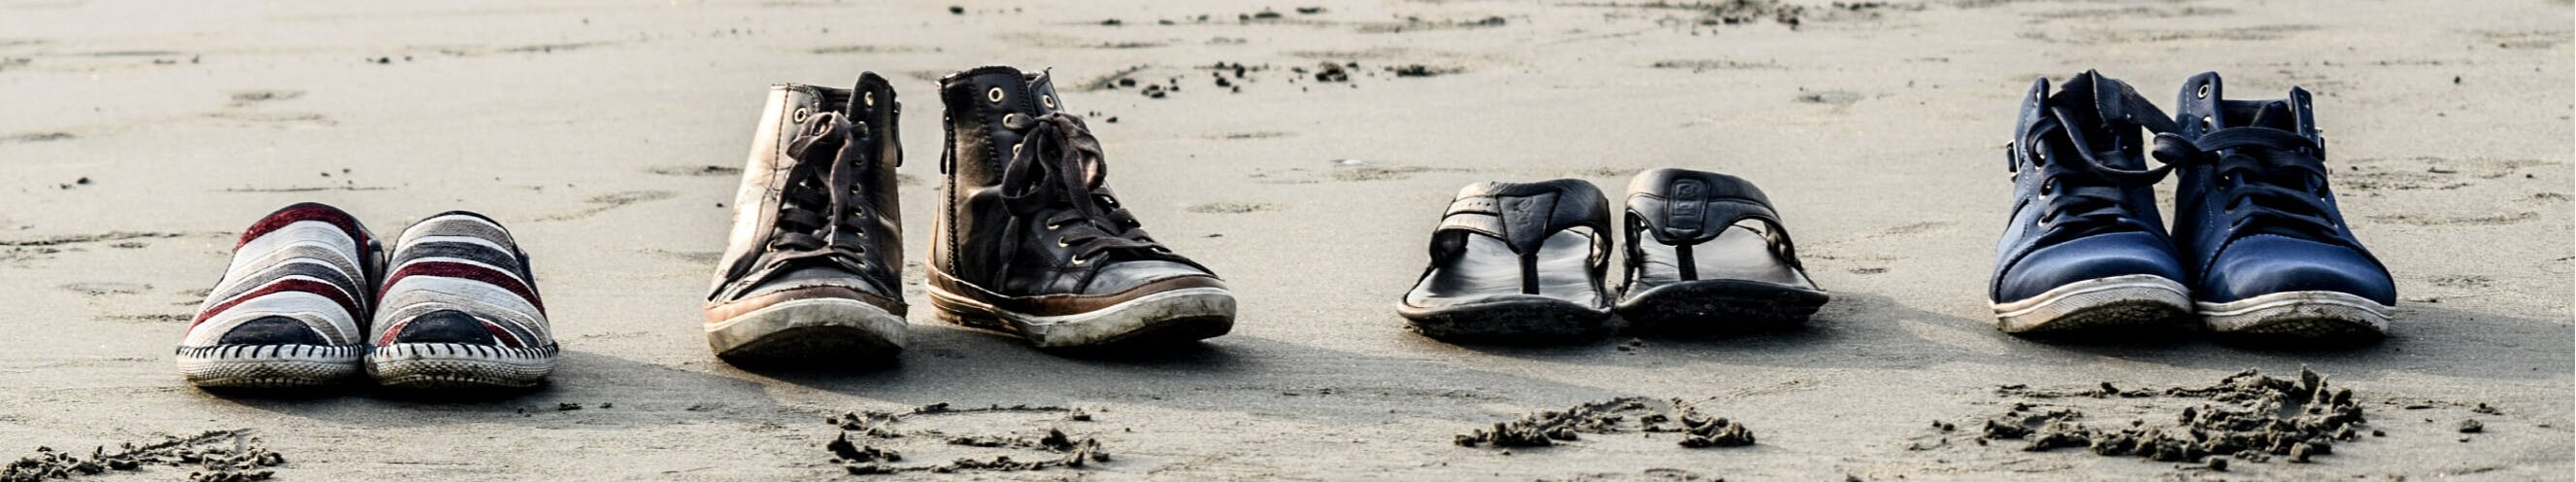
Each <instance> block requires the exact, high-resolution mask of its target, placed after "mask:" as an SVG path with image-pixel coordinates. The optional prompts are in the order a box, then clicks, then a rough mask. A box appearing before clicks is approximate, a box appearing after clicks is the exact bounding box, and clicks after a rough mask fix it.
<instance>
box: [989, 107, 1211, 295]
mask: <svg viewBox="0 0 2576 482" xmlns="http://www.w3.org/2000/svg"><path fill="white" fill-rule="evenodd" d="M1002 127H1003V128H1006V129H1010V130H1013V131H1019V132H1020V134H1021V136H1022V137H1021V141H1020V144H1019V145H1017V146H1013V147H1012V148H1011V161H1010V164H1008V165H1005V166H1004V167H1003V168H1002V203H1003V205H1005V206H1008V207H1009V208H1010V211H1011V214H1012V215H1014V216H1019V217H1024V218H1025V217H1037V216H1044V218H1043V219H1045V221H1046V227H1047V229H1049V230H1056V231H1060V232H1061V233H1062V240H1061V241H1058V242H1057V247H1061V248H1070V249H1071V250H1072V252H1073V262H1074V264H1083V263H1085V262H1087V261H1088V260H1090V259H1092V258H1093V257H1094V256H1097V255H1100V254H1103V253H1108V252H1112V251H1115V252H1120V253H1125V254H1129V255H1132V256H1138V257H1141V258H1145V259H1163V260H1169V261H1180V262H1186V260H1182V259H1178V258H1179V257H1178V256H1173V255H1171V250H1170V249H1167V248H1164V247H1163V245H1162V244H1161V243H1157V242H1155V241H1154V238H1152V237H1149V236H1146V235H1145V230H1144V229H1143V223H1140V222H1138V221H1136V217H1135V216H1134V215H1131V214H1128V212H1127V209H1126V208H1123V207H1119V205H1118V198H1117V197H1116V196H1112V195H1111V194H1110V193H1109V188H1108V187H1107V186H1106V185H1104V183H1103V181H1105V180H1106V178H1107V177H1108V175H1109V168H1108V165H1107V164H1105V163H1104V162H1102V158H1101V153H1100V141H1099V140H1098V139H1096V138H1093V137H1092V136H1091V129H1090V128H1089V127H1087V126H1085V125H1084V124H1083V123H1082V119H1081V118H1080V117H1075V116H1074V115H1072V114H1066V113H1062V112H1056V113H1050V114H1046V115H1042V116H1036V117H1030V116H1027V115H1023V114H1019V113H1011V114H1008V115H1005V116H1003V117H1002Z"/></svg>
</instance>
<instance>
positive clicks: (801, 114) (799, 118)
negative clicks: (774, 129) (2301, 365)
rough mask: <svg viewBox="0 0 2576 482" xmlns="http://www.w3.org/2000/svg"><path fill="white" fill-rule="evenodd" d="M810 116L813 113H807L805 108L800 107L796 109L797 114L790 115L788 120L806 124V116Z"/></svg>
mask: <svg viewBox="0 0 2576 482" xmlns="http://www.w3.org/2000/svg"><path fill="white" fill-rule="evenodd" d="M810 114H812V112H807V111H806V110H805V108H803V107H798V108H796V113H795V114H792V115H789V116H788V117H787V120H791V121H796V122H805V116H807V115H810Z"/></svg>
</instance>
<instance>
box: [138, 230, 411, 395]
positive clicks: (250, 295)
mask: <svg viewBox="0 0 2576 482" xmlns="http://www.w3.org/2000/svg"><path fill="white" fill-rule="evenodd" d="M382 259H383V258H382V249H381V248H380V247H379V245H378V244H377V242H376V240H375V237H374V236H373V235H370V234H368V233H367V229H366V227H364V226H360V225H359V224H358V219H357V218H356V217H353V216H350V215H349V213H347V212H343V211H341V210H339V209H337V208H333V207H330V206H325V205H321V204H315V203H303V204H296V205H292V206H287V207H285V208H283V209H279V210H277V212H273V213H269V215H268V216H267V217H263V218H260V220H259V222H258V223H255V224H252V225H251V226H250V229H248V230H244V231H243V232H242V235H241V240H240V241H238V242H236V243H235V244H234V245H233V258H232V264H231V265H230V266H228V267H226V268H225V269H224V276H223V279H222V280H221V281H218V282H216V283H215V287H214V289H213V290H211V291H209V292H208V293H207V295H206V302H205V304H203V305H201V306H200V307H199V308H198V309H197V317H196V319H195V320H194V321H191V322H190V323H189V325H188V333H187V335H186V338H183V339H181V340H180V341H179V347H178V356H177V358H178V364H179V373H180V374H182V375H185V376H186V377H187V379H188V383H193V384H196V385H197V386H201V387H304V386H316V385H325V384H330V383H334V382H338V381H341V380H345V379H348V378H350V377H353V376H355V375H357V374H358V370H359V368H358V367H359V357H361V356H364V355H365V350H366V346H365V345H363V344H361V342H362V341H364V336H365V334H364V333H363V332H362V330H361V329H360V328H359V320H362V319H365V318H366V317H367V316H368V307H369V306H368V304H367V301H368V300H369V299H371V298H372V295H371V291H370V290H371V289H372V288H373V287H374V280H375V278H374V276H375V275H376V274H377V273H380V272H381V269H382V266H383V265H382V263H383V261H382Z"/></svg>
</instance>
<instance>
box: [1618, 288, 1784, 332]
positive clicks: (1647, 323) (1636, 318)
mask: <svg viewBox="0 0 2576 482" xmlns="http://www.w3.org/2000/svg"><path fill="white" fill-rule="evenodd" d="M1831 299H1832V297H1831V296H1829V295H1826V294H1825V292H1823V291H1817V290H1811V289H1805V288H1799V287H1794V286H1785V285H1779V284H1773V283H1763V282H1756V281H1744V280H1698V281H1685V282H1679V283H1673V284H1667V285H1663V286H1657V287H1654V288H1653V289H1648V290H1645V291H1643V292H1638V293H1632V294H1630V295H1629V296H1628V297H1627V298H1626V299H1623V300H1620V301H1619V306H1618V313H1619V317H1620V318H1625V319H1627V320H1628V322H1629V324H1630V328H1633V329H1638V330H1647V331H1674V332H1707V331H1739V330H1766V329H1779V328H1787V327H1792V326H1797V325H1801V324H1805V323H1806V322H1807V319H1808V318H1809V317H1813V316H1815V314H1816V310H1817V309H1819V308H1822V307H1824V306H1825V302H1826V301H1829V300H1831Z"/></svg>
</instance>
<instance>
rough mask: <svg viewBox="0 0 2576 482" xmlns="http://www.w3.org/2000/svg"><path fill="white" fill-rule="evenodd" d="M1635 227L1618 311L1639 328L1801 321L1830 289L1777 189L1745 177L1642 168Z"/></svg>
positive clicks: (1631, 196) (1633, 195)
mask: <svg viewBox="0 0 2576 482" xmlns="http://www.w3.org/2000/svg"><path fill="white" fill-rule="evenodd" d="M1627 232H1628V233H1627V234H1628V236H1627V240H1628V252H1627V255H1628V262H1627V274H1626V275H1625V276H1624V278H1626V280H1627V285H1626V287H1625V288H1624V291H1625V294H1624V296H1623V297H1622V298H1621V299H1620V300H1619V305H1618V312H1619V315H1620V317H1622V318H1626V319H1627V320H1628V321H1629V322H1630V323H1631V324H1632V325H1634V326H1635V327H1637V328H1640V329H1649V330H1676V331H1729V330H1742V329H1765V328H1779V327H1786V326H1794V325H1798V324H1802V323H1805V322H1806V321H1807V318H1808V317H1810V316H1813V315H1814V314H1815V313H1816V309H1817V308H1819V307H1822V306H1824V304H1825V301H1826V300H1828V299H1829V298H1830V297H1829V296H1827V295H1826V294H1825V291H1824V290H1823V289H1819V288H1817V287H1816V283H1815V281H1813V280H1809V279H1807V273H1806V272H1805V269H1804V267H1803V266H1802V265H1800V264H1799V262H1798V250H1797V248H1796V245H1794V244H1792V243H1791V242H1790V241H1789V230H1788V229H1787V228H1785V227H1783V226H1782V225H1781V223H1780V215H1779V214H1778V213H1776V212H1774V211H1773V210H1772V209H1771V201H1770V199H1769V198H1768V197H1765V196H1763V195H1762V190H1761V189H1760V188H1756V187H1753V183H1751V182H1746V181H1745V180H1744V179H1742V178H1737V177H1735V176H1729V175H1725V174H1718V173H1713V172H1700V171H1691V170H1683V169H1655V170H1650V171H1646V172H1643V173H1638V174H1637V178H1636V179H1635V180H1634V181H1631V182H1629V183H1628V223H1627Z"/></svg>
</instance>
